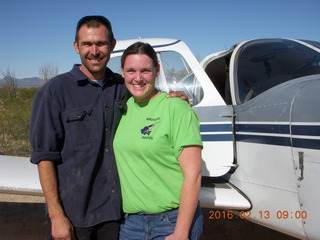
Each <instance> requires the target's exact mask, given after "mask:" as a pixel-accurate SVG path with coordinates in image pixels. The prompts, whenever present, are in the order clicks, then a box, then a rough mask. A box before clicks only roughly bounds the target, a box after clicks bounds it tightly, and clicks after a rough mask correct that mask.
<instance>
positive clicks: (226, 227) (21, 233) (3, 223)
mask: <svg viewBox="0 0 320 240" xmlns="http://www.w3.org/2000/svg"><path fill="white" fill-rule="evenodd" d="M209 212H210V210H209V209H203V215H204V220H205V221H204V232H205V234H204V236H203V238H202V239H201V240H215V239H217V240H257V239H259V240H270V239H272V240H296V238H292V237H289V236H287V235H284V234H282V233H279V232H276V231H273V230H270V229H268V228H265V227H262V226H259V225H257V224H253V223H251V222H248V221H246V220H243V219H232V220H229V219H217V220H211V219H209V216H210V215H209ZM44 217H45V210H44V204H43V203H11V202H0V236H1V237H0V238H1V240H22V239H23V240H43V239H44Z"/></svg>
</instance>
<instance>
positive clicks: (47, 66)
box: [39, 63, 58, 82]
mask: <svg viewBox="0 0 320 240" xmlns="http://www.w3.org/2000/svg"><path fill="white" fill-rule="evenodd" d="M39 74H40V77H41V78H42V80H43V81H44V82H48V81H49V80H50V79H51V78H53V77H55V76H56V75H57V74H58V67H57V66H56V65H54V64H53V63H44V64H43V65H42V66H41V67H40V68H39Z"/></svg>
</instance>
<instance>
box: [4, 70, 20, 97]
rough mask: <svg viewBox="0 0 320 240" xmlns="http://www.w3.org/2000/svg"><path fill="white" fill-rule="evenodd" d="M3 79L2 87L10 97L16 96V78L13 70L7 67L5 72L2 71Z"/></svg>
mask: <svg viewBox="0 0 320 240" xmlns="http://www.w3.org/2000/svg"><path fill="white" fill-rule="evenodd" d="M2 75H3V79H4V88H5V89H6V91H7V93H8V94H9V96H10V97H11V98H14V97H16V96H17V88H18V86H17V78H16V76H15V73H14V71H11V70H10V69H9V68H8V69H7V71H6V72H5V73H2Z"/></svg>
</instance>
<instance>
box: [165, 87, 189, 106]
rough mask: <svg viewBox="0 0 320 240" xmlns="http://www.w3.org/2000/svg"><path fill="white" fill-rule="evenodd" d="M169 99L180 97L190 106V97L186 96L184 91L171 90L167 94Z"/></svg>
mask: <svg viewBox="0 0 320 240" xmlns="http://www.w3.org/2000/svg"><path fill="white" fill-rule="evenodd" d="M167 97H169V98H171V97H178V98H181V99H182V100H185V101H187V103H189V104H190V102H189V98H188V96H187V95H186V94H185V92H184V91H172V90H170V91H169V93H168V94H167Z"/></svg>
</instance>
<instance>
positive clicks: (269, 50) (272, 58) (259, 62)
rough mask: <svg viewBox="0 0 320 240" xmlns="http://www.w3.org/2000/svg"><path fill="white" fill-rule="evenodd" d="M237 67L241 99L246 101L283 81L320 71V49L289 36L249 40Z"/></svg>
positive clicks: (240, 55)
mask: <svg viewBox="0 0 320 240" xmlns="http://www.w3.org/2000/svg"><path fill="white" fill-rule="evenodd" d="M236 69H237V74H236V78H237V79H236V82H237V86H236V87H237V89H238V102H240V103H244V102H246V101H248V100H250V99H252V98H254V97H256V96H258V95H259V94H261V93H263V92H265V91H266V90H268V89H270V88H272V87H274V86H276V85H278V84H281V83H283V82H286V81H289V80H291V79H294V78H299V77H303V76H307V75H312V74H320V53H319V52H316V51H314V50H313V49H310V48H308V47H306V46H304V45H302V44H299V43H296V42H293V41H289V40H281V41H279V40H277V41H272V40H269V41H263V42H262V41H261V42H260V43H256V42H255V43H254V44H253V43H251V42H249V43H248V44H247V45H245V46H244V47H243V49H242V50H241V52H240V54H239V57H238V60H237V68H236Z"/></svg>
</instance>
